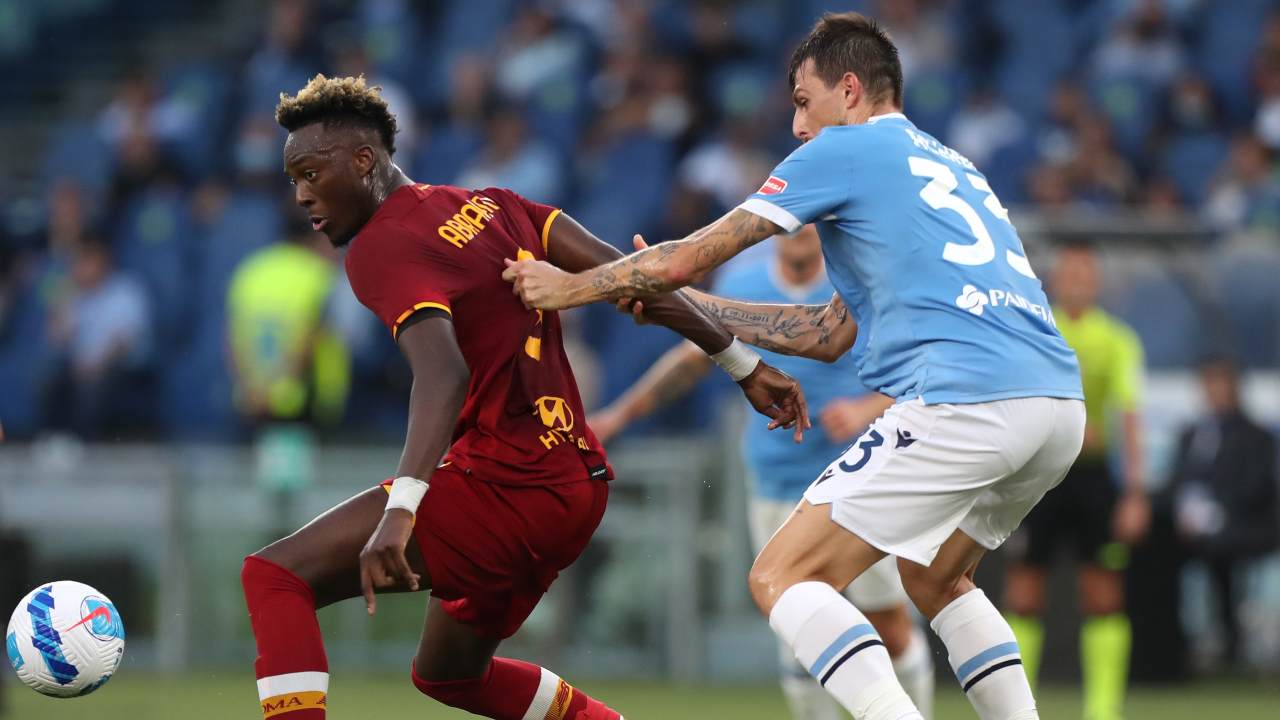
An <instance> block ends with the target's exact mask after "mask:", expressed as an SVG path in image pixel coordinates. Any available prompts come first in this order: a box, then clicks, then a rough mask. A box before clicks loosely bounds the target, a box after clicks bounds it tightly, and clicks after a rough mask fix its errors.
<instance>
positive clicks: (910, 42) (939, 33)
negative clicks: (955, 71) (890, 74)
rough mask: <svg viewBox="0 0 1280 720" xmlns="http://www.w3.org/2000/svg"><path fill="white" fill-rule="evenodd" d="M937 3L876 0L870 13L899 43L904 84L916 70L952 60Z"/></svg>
mask: <svg viewBox="0 0 1280 720" xmlns="http://www.w3.org/2000/svg"><path fill="white" fill-rule="evenodd" d="M938 5H939V4H937V3H926V2H924V0H879V2H877V3H876V7H875V11H874V13H873V15H874V16H875V17H876V19H877V20H879V21H880V22H881V23H883V24H884V28H885V29H886V30H888V31H889V36H890V37H892V38H893V44H894V45H896V46H897V47H898V58H899V60H900V61H901V62H902V77H903V80H904V84H905V85H910V84H911V78H912V77H913V76H915V75H916V74H917V73H918V72H920V71H921V70H925V69H930V68H941V67H946V66H948V65H950V64H951V63H952V58H953V47H954V45H955V43H954V42H953V41H952V33H951V31H950V28H949V27H947V24H946V19H945V17H944V16H943V13H942V12H941V11H939V10H936V9H933V8H937V7H938Z"/></svg>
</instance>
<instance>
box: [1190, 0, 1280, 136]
mask: <svg viewBox="0 0 1280 720" xmlns="http://www.w3.org/2000/svg"><path fill="white" fill-rule="evenodd" d="M1274 9H1275V3H1274V2H1271V1H1270V0H1232V1H1231V2H1222V3H1204V4H1203V5H1202V7H1201V10H1200V13H1199V16H1198V17H1197V18H1196V22H1195V28H1196V31H1195V32H1194V33H1193V34H1192V35H1191V39H1192V41H1193V42H1194V43H1195V46H1196V47H1195V60H1196V64H1197V65H1198V67H1199V68H1200V71H1201V72H1202V73H1204V75H1205V76H1206V77H1207V78H1209V80H1210V82H1212V83H1213V85H1214V89H1215V90H1216V92H1217V94H1218V96H1219V98H1220V99H1221V100H1222V102H1223V106H1224V108H1225V110H1226V112H1227V117H1228V119H1229V120H1230V121H1231V122H1233V123H1245V122H1248V121H1250V120H1251V119H1252V118H1251V117H1250V111H1251V109H1252V106H1253V99H1252V94H1253V92H1252V90H1253V88H1252V87H1251V81H1252V73H1251V62H1252V57H1253V52H1254V50H1255V48H1256V47H1257V38H1258V33H1259V31H1260V30H1261V28H1262V27H1263V25H1265V21H1266V18H1267V16H1268V14H1269V13H1271V12H1272V11H1273V10H1274Z"/></svg>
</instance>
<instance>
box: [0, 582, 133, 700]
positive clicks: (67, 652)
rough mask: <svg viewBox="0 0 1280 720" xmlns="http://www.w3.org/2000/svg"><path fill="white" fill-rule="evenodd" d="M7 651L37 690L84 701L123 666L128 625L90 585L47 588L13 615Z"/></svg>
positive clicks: (31, 595)
mask: <svg viewBox="0 0 1280 720" xmlns="http://www.w3.org/2000/svg"><path fill="white" fill-rule="evenodd" d="M5 647H6V648H7V649H8V651H9V652H8V654H9V663H10V664H12V665H13V669H14V670H15V671H16V672H17V673H18V677H19V678H20V679H21V680H22V682H24V683H26V684H27V686H28V687H30V688H31V689H32V690H35V691H36V692H38V693H42V694H44V695H48V696H50V697H63V698H65V697H79V696H81V695H88V694H89V693H91V692H93V691H94V690H97V689H98V688H100V687H102V686H103V685H104V684H105V683H106V682H107V681H108V680H110V679H111V675H112V674H113V673H115V671H116V668H117V667H119V666H120V660H121V658H123V657H124V621H123V620H121V619H120V613H119V612H117V611H116V606H115V605H112V604H111V601H110V600H108V599H107V598H106V596H105V595H103V594H102V593H100V592H98V591H97V590H94V589H93V588H91V587H89V586H88V585H85V584H84V583H78V582H73V581H70V580H60V581H58V582H52V583H45V584H43V585H41V586H40V587H38V588H36V589H35V590H32V591H31V592H29V593H27V596H26V597H24V598H23V599H22V602H21V603H19V604H18V607H17V609H15V610H14V611H13V616H12V617H10V618H9V630H8V631H7V632H6V633H5Z"/></svg>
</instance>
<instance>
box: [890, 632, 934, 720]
mask: <svg viewBox="0 0 1280 720" xmlns="http://www.w3.org/2000/svg"><path fill="white" fill-rule="evenodd" d="M893 672H894V674H895V675H897V676H898V682H899V683H901V684H902V689H903V690H906V691H907V695H908V696H909V697H910V698H911V702H913V703H915V704H916V708H918V709H919V710H920V714H921V715H923V716H924V718H925V720H929V719H930V718H932V717H933V652H932V651H931V650H930V648H929V638H927V637H925V636H924V631H922V630H921V629H920V626H919V625H916V624H915V622H914V621H913V622H912V624H911V639H910V640H909V641H908V643H907V647H906V649H905V650H903V651H902V653H901V654H899V655H898V657H896V658H893Z"/></svg>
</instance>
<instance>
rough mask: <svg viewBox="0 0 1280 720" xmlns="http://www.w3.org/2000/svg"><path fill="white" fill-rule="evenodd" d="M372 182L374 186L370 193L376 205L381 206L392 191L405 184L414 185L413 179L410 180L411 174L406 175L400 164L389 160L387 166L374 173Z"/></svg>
mask: <svg viewBox="0 0 1280 720" xmlns="http://www.w3.org/2000/svg"><path fill="white" fill-rule="evenodd" d="M370 183H371V186H372V187H371V188H370V193H371V194H372V195H373V203H374V207H381V206H382V203H384V202H386V201H387V198H388V197H389V196H390V195H391V193H393V192H395V191H396V190H399V189H400V188H402V187H404V186H405V185H412V184H413V180H410V179H409V176H408V175H405V174H404V171H403V170H401V169H400V167H399V166H398V165H396V164H395V163H391V162H389V163H387V164H386V166H385V167H382V168H379V169H378V170H377V171H375V172H374V173H373V177H372V179H371V180H370Z"/></svg>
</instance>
